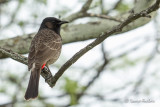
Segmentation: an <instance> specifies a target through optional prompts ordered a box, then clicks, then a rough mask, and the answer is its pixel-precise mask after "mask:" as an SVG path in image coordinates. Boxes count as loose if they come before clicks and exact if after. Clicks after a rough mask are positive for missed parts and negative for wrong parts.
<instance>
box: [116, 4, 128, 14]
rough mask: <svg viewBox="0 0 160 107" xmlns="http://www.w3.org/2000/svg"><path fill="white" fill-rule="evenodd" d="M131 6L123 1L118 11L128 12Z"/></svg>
mask: <svg viewBox="0 0 160 107" xmlns="http://www.w3.org/2000/svg"><path fill="white" fill-rule="evenodd" d="M129 9H130V8H129V5H128V4H125V3H123V2H121V4H120V5H119V6H118V7H117V8H116V10H117V11H119V12H121V13H123V12H126V11H128V10H129Z"/></svg>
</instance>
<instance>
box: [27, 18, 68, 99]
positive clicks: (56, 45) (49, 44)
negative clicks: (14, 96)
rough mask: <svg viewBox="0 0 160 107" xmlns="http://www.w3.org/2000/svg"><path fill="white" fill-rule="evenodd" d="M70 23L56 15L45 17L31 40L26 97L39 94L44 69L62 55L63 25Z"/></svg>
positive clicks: (34, 96)
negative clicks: (61, 32)
mask: <svg viewBox="0 0 160 107" xmlns="http://www.w3.org/2000/svg"><path fill="white" fill-rule="evenodd" d="M65 23H68V21H62V20H60V19H57V18H55V17H46V18H45V19H43V21H42V23H41V25H40V28H39V30H38V32H37V34H36V35H35V36H34V38H33V39H32V41H31V45H30V48H29V55H28V70H29V71H31V74H30V79H29V83H28V87H27V90H26V93H25V96H24V98H25V99H26V100H30V99H35V98H36V97H37V96H38V88H39V78H40V73H41V71H42V69H44V67H45V66H47V67H48V66H49V65H50V64H52V63H54V62H55V61H56V60H57V59H58V58H59V56H60V53H61V48H62V38H61V35H60V29H61V25H62V24H65Z"/></svg>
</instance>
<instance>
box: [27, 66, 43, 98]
mask: <svg viewBox="0 0 160 107" xmlns="http://www.w3.org/2000/svg"><path fill="white" fill-rule="evenodd" d="M32 70H33V71H31V75H30V79H29V83H28V88H27V90H26V93H25V96H24V98H25V99H26V100H29V99H31V98H32V99H34V98H36V97H37V96H38V87H39V77H40V70H41V69H40V68H39V69H37V68H34V69H32Z"/></svg>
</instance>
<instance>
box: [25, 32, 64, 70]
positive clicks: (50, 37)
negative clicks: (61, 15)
mask: <svg viewBox="0 0 160 107" xmlns="http://www.w3.org/2000/svg"><path fill="white" fill-rule="evenodd" d="M61 47H62V39H61V36H60V35H58V34H56V33H55V32H54V31H52V30H49V29H43V30H40V31H39V32H38V33H37V34H36V35H35V37H34V38H33V40H32V42H31V46H30V51H29V57H28V68H29V70H30V69H31V67H32V65H33V63H36V64H37V65H39V66H42V64H44V63H46V61H48V60H49V59H51V58H54V57H57V54H59V53H60V51H61ZM55 59H57V58H55Z"/></svg>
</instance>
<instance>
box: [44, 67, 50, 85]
mask: <svg viewBox="0 0 160 107" xmlns="http://www.w3.org/2000/svg"><path fill="white" fill-rule="evenodd" d="M42 72H44V73H45V74H47V76H46V78H45V82H47V81H48V80H49V79H50V78H52V74H51V71H50V70H49V68H48V67H46V66H45V67H43V69H42Z"/></svg>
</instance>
